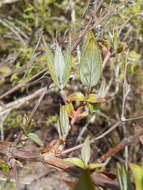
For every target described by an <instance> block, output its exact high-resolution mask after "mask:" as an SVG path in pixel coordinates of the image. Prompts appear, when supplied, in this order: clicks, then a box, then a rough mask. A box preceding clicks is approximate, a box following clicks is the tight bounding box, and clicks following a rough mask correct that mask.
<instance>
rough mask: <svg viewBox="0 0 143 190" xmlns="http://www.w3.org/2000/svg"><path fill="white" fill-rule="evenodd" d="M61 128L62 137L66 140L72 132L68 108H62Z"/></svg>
mask: <svg viewBox="0 0 143 190" xmlns="http://www.w3.org/2000/svg"><path fill="white" fill-rule="evenodd" d="M60 127H61V133H62V136H63V137H64V138H65V137H66V136H67V135H68V133H69V130H70V125H69V117H68V113H67V110H66V106H61V107H60Z"/></svg>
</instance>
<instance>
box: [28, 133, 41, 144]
mask: <svg viewBox="0 0 143 190" xmlns="http://www.w3.org/2000/svg"><path fill="white" fill-rule="evenodd" d="M27 137H28V138H30V139H31V140H33V141H34V142H35V143H37V144H38V145H39V146H43V142H42V141H41V139H40V138H39V137H38V136H37V135H36V134H35V133H28V135H27Z"/></svg>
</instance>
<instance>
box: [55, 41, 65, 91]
mask: <svg viewBox="0 0 143 190" xmlns="http://www.w3.org/2000/svg"><path fill="white" fill-rule="evenodd" d="M54 65H55V71H56V76H57V78H58V86H59V88H60V89H63V88H64V86H65V81H64V72H65V61H64V56H63V54H62V51H61V48H60V46H59V45H58V44H56V52H55V60H54Z"/></svg>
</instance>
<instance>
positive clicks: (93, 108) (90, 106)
mask: <svg viewBox="0 0 143 190" xmlns="http://www.w3.org/2000/svg"><path fill="white" fill-rule="evenodd" d="M87 105H88V109H89V112H90V113H94V112H97V111H98V110H99V109H100V107H101V104H100V103H88V104H87Z"/></svg>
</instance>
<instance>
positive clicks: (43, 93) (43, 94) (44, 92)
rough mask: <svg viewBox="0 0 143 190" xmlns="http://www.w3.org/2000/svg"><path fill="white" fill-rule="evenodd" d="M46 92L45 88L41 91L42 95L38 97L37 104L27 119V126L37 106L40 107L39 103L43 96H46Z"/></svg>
mask: <svg viewBox="0 0 143 190" xmlns="http://www.w3.org/2000/svg"><path fill="white" fill-rule="evenodd" d="M46 91H47V87H45V88H43V91H42V93H41V95H40V98H39V100H38V102H37V103H36V105H35V106H34V108H33V110H32V113H31V114H30V116H29V118H28V121H27V124H29V122H30V121H31V119H32V117H33V115H34V113H35V112H36V110H37V108H38V106H39V105H40V103H41V101H42V100H43V98H44V96H45V94H46Z"/></svg>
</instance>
